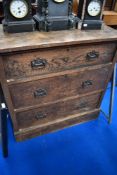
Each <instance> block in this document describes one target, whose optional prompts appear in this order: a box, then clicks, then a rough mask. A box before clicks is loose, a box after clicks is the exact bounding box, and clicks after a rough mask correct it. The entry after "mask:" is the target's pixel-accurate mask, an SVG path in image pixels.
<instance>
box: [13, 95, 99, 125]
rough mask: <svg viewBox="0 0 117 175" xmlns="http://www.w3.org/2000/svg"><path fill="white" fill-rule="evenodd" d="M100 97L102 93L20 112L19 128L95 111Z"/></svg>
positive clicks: (18, 115)
mask: <svg viewBox="0 0 117 175" xmlns="http://www.w3.org/2000/svg"><path fill="white" fill-rule="evenodd" d="M100 96H101V93H96V94H92V95H87V96H84V97H76V98H74V99H71V100H66V101H61V102H58V103H54V104H50V105H45V106H41V107H38V108H34V109H32V110H28V111H23V112H19V113H17V115H16V116H17V123H18V127H19V128H26V127H30V126H31V127H32V126H35V125H40V124H44V123H48V122H51V121H54V120H56V119H61V118H65V117H68V116H70V115H74V114H77V113H81V112H85V111H89V110H93V109H95V108H96V107H97V104H98V102H99V99H100Z"/></svg>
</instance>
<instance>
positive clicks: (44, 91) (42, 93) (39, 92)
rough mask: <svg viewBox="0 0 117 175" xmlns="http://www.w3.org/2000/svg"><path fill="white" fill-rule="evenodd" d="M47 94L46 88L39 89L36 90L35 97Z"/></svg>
mask: <svg viewBox="0 0 117 175" xmlns="http://www.w3.org/2000/svg"><path fill="white" fill-rule="evenodd" d="M46 95H47V91H46V90H45V89H37V90H36V91H35V92H34V97H35V98H37V97H43V96H46Z"/></svg>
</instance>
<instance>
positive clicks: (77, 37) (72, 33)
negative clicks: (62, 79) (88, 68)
mask: <svg viewBox="0 0 117 175" xmlns="http://www.w3.org/2000/svg"><path fill="white" fill-rule="evenodd" d="M116 40H117V31H116V30H114V29H112V28H110V27H107V26H104V27H103V29H102V30H89V31H81V30H69V31H61V32H60V31H56V32H54V31H53V32H38V31H35V32H29V33H17V34H7V33H4V32H3V29H2V25H0V53H5V52H12V51H20V50H22V51H23V50H29V49H39V48H45V47H53V46H64V45H73V44H83V43H94V42H103V41H116Z"/></svg>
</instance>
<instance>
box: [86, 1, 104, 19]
mask: <svg viewBox="0 0 117 175" xmlns="http://www.w3.org/2000/svg"><path fill="white" fill-rule="evenodd" d="M101 7H102V4H101V2H100V1H99V0H92V1H91V2H90V3H89V5H88V8H87V11H88V14H89V15H90V16H98V15H99V14H100V12H101Z"/></svg>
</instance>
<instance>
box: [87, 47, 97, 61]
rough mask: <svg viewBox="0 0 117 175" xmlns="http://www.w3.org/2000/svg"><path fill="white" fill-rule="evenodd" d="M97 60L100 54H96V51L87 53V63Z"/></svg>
mask: <svg viewBox="0 0 117 175" xmlns="http://www.w3.org/2000/svg"><path fill="white" fill-rule="evenodd" d="M97 58H99V52H96V51H94V50H93V51H92V52H89V53H87V55H86V59H87V61H93V60H95V59H97Z"/></svg>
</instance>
